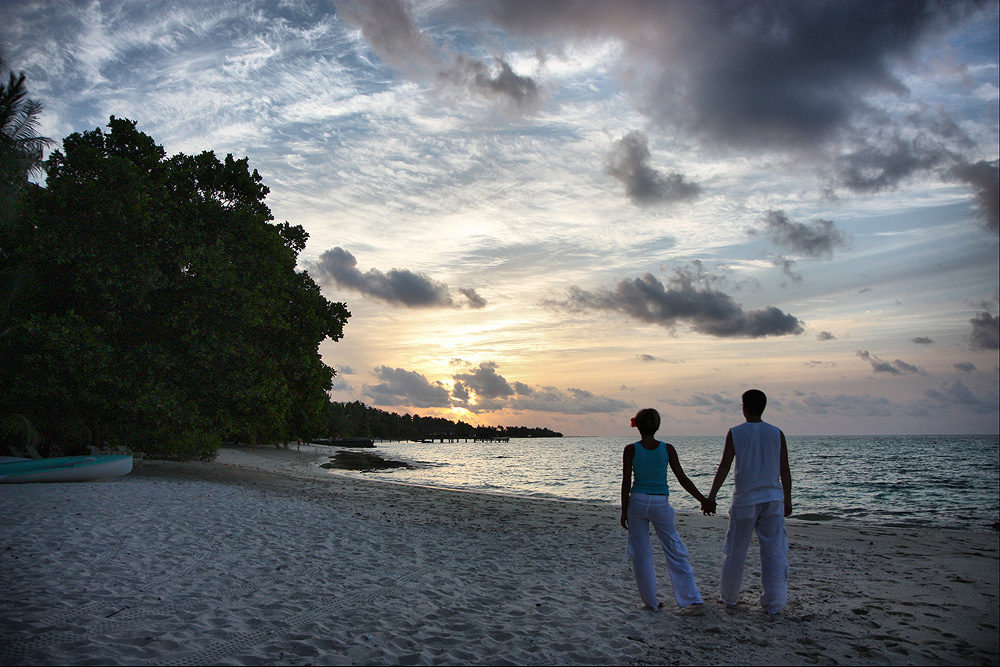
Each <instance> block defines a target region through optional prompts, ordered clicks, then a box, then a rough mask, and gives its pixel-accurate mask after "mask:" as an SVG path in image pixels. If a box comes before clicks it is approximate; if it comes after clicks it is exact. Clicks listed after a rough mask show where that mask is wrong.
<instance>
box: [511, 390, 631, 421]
mask: <svg viewBox="0 0 1000 667" xmlns="http://www.w3.org/2000/svg"><path fill="white" fill-rule="evenodd" d="M507 406H508V407H509V408H510V409H512V410H536V411H538V412H560V413H563V414H570V415H582V414H592V413H608V412H620V411H622V410H631V409H634V408H635V403H633V402H631V401H621V400H619V399H617V398H610V397H608V396H598V395H595V394H593V393H591V392H589V391H585V390H583V389H574V388H572V387H570V388H569V389H567V390H566V391H562V390H560V389H557V388H555V387H539V388H537V389H535V390H534V391H532V393H531V394H530V395H527V396H521V395H518V396H516V397H514V398H513V399H512V400H510V402H509V403H508V405H507Z"/></svg>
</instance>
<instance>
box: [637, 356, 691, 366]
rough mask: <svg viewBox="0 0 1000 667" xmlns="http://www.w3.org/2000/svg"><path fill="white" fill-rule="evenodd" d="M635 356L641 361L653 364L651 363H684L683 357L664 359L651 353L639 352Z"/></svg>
mask: <svg viewBox="0 0 1000 667" xmlns="http://www.w3.org/2000/svg"><path fill="white" fill-rule="evenodd" d="M635 358H636V359H638V360H639V361H641V362H643V363H644V364H651V363H661V364H683V363H684V360H683V359H663V358H661V357H654V356H653V355H651V354H637V355H635Z"/></svg>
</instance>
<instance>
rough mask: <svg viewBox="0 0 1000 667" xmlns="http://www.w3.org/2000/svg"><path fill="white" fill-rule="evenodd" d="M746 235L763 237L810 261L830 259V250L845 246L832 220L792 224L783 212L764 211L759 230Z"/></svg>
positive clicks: (845, 242) (844, 239)
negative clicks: (762, 225) (765, 236)
mask: <svg viewBox="0 0 1000 667" xmlns="http://www.w3.org/2000/svg"><path fill="white" fill-rule="evenodd" d="M748 232H749V233H750V234H751V235H757V234H761V233H763V234H766V235H767V238H768V239H770V240H771V242H772V243H774V244H775V245H777V246H781V247H783V248H788V249H789V250H792V251H794V252H798V253H801V254H803V255H805V256H807V257H814V258H821V257H826V258H829V257H832V256H833V251H834V249H835V248H843V247H845V246H846V245H847V243H848V240H849V237H848V236H847V234H844V233H843V232H841V231H840V230H839V229H837V225H836V224H835V223H834V222H833V221H832V220H823V219H816V220H813V221H812V223H811V224H809V225H807V224H804V223H801V222H793V221H792V220H790V219H789V218H788V216H787V215H785V212H784V211H768V212H767V216H766V217H765V219H764V229H763V231H761V230H757V229H750V230H748Z"/></svg>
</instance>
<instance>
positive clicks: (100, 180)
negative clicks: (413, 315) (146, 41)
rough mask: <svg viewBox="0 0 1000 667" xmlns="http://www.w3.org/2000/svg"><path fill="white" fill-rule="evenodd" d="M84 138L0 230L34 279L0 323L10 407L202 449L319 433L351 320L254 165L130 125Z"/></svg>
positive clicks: (20, 275) (40, 418)
mask: <svg viewBox="0 0 1000 667" xmlns="http://www.w3.org/2000/svg"><path fill="white" fill-rule="evenodd" d="M107 127H108V131H107V132H104V131H102V130H101V129H95V130H93V131H90V132H83V133H77V134H72V135H70V136H69V137H67V138H66V139H65V140H64V141H63V149H62V150H61V151H55V152H53V153H52V155H51V156H50V157H49V159H48V161H47V162H46V165H45V166H46V171H47V174H48V176H47V181H46V187H44V188H41V187H35V188H31V189H30V190H31V191H30V192H29V193H28V196H27V201H26V205H25V206H23V207H22V208H23V210H22V211H21V213H20V214H19V215H18V216H17V217H16V219H14V220H13V221H12V222H10V223H8V224H4V225H2V228H0V263H2V264H0V271H2V272H3V273H4V275H5V276H8V277H11V278H12V279H14V278H16V280H17V281H19V284H20V285H21V288H20V289H19V290H18V292H17V294H15V295H13V296H12V297H11V298H9V299H8V300H7V301H8V303H7V304H6V307H5V309H4V311H3V313H2V316H3V318H4V319H3V321H0V367H2V368H3V371H2V372H3V376H4V377H3V378H2V382H3V385H4V387H5V392H4V395H3V396H2V398H0V412H2V413H6V414H22V415H26V416H28V418H30V419H31V420H32V423H34V424H35V425H36V426H37V427H38V428H39V430H40V431H41V432H42V433H43V434H44V436H45V438H46V441H47V442H48V443H49V444H50V445H51V444H62V445H66V444H72V443H76V444H77V445H78V446H79V445H80V444H81V443H84V442H86V441H95V442H96V443H107V444H125V445H128V446H130V447H132V448H133V449H140V450H146V451H148V452H150V453H152V454H159V455H167V456H205V455H210V454H211V453H212V452H214V450H215V449H217V447H218V445H219V443H220V442H221V440H222V439H240V440H244V441H247V440H249V441H265V440H269V441H274V440H280V439H285V438H294V437H310V436H312V435H314V434H318V433H322V432H323V431H324V430H325V428H326V425H327V414H326V410H327V404H328V398H327V394H326V392H327V391H328V390H329V389H330V386H331V382H332V378H333V375H334V371H333V370H332V369H330V368H329V367H327V366H326V365H325V364H323V362H322V360H321V359H320V356H319V344H320V343H321V342H322V341H323V340H324V339H326V338H327V337H329V338H331V339H333V340H339V339H340V338H341V337H342V336H343V330H344V325H345V324H346V322H347V319H348V317H349V316H350V313H349V312H348V311H347V309H346V307H345V306H344V304H342V303H332V302H330V301H328V300H327V299H326V298H325V297H323V295H322V294H321V293H320V290H319V287H318V286H317V284H316V283H315V282H314V281H313V280H312V278H311V277H310V276H309V275H308V274H307V273H305V272H301V271H297V270H296V259H297V256H298V254H299V253H300V252H301V251H302V250H303V248H304V247H305V243H306V240H307V238H308V235H307V234H306V232H305V230H304V229H303V228H302V227H300V226H295V225H290V224H288V223H287V222H286V223H282V224H273V223H272V222H271V221H272V220H273V217H272V215H271V211H270V210H269V208H268V207H267V205H266V204H265V203H264V199H265V197H266V195H267V193H268V188H267V187H266V186H265V185H263V184H262V183H261V180H262V179H261V177H260V175H259V174H258V173H257V171H256V170H253V171H251V170H250V167H249V164H248V160H247V159H246V158H244V159H242V160H237V159H234V158H233V156H232V155H227V156H226V158H225V159H224V160H219V159H218V158H217V157H216V156H215V154H214V153H212V152H208V151H206V152H203V153H201V154H200V155H185V154H182V153H181V154H177V155H174V156H172V157H167V156H166V152H165V151H164V150H163V148H162V147H161V146H159V145H157V144H156V142H155V141H154V140H153V139H152V138H150V137H149V136H147V135H145V134H143V133H142V132H140V131H138V130H137V129H136V123H135V122H134V121H131V120H126V119H118V118H115V117H114V116H112V117H111V120H110V122H109V123H108V126H107Z"/></svg>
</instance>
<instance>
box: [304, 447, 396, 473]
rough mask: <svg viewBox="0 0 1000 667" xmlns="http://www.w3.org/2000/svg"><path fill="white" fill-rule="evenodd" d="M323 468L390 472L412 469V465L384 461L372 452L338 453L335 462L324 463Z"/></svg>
mask: <svg viewBox="0 0 1000 667" xmlns="http://www.w3.org/2000/svg"><path fill="white" fill-rule="evenodd" d="M320 467H322V468H335V469H338V470H388V469H391V468H412V466H411V465H409V464H407V463H403V462H402V461H393V460H392V459H384V458H382V457H381V456H379V455H378V454H372V453H370V452H343V451H342V452H337V453H336V454H335V455H334V458H333V460H331V461H330V462H329V463H324V464H323V465H322V466H320Z"/></svg>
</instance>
